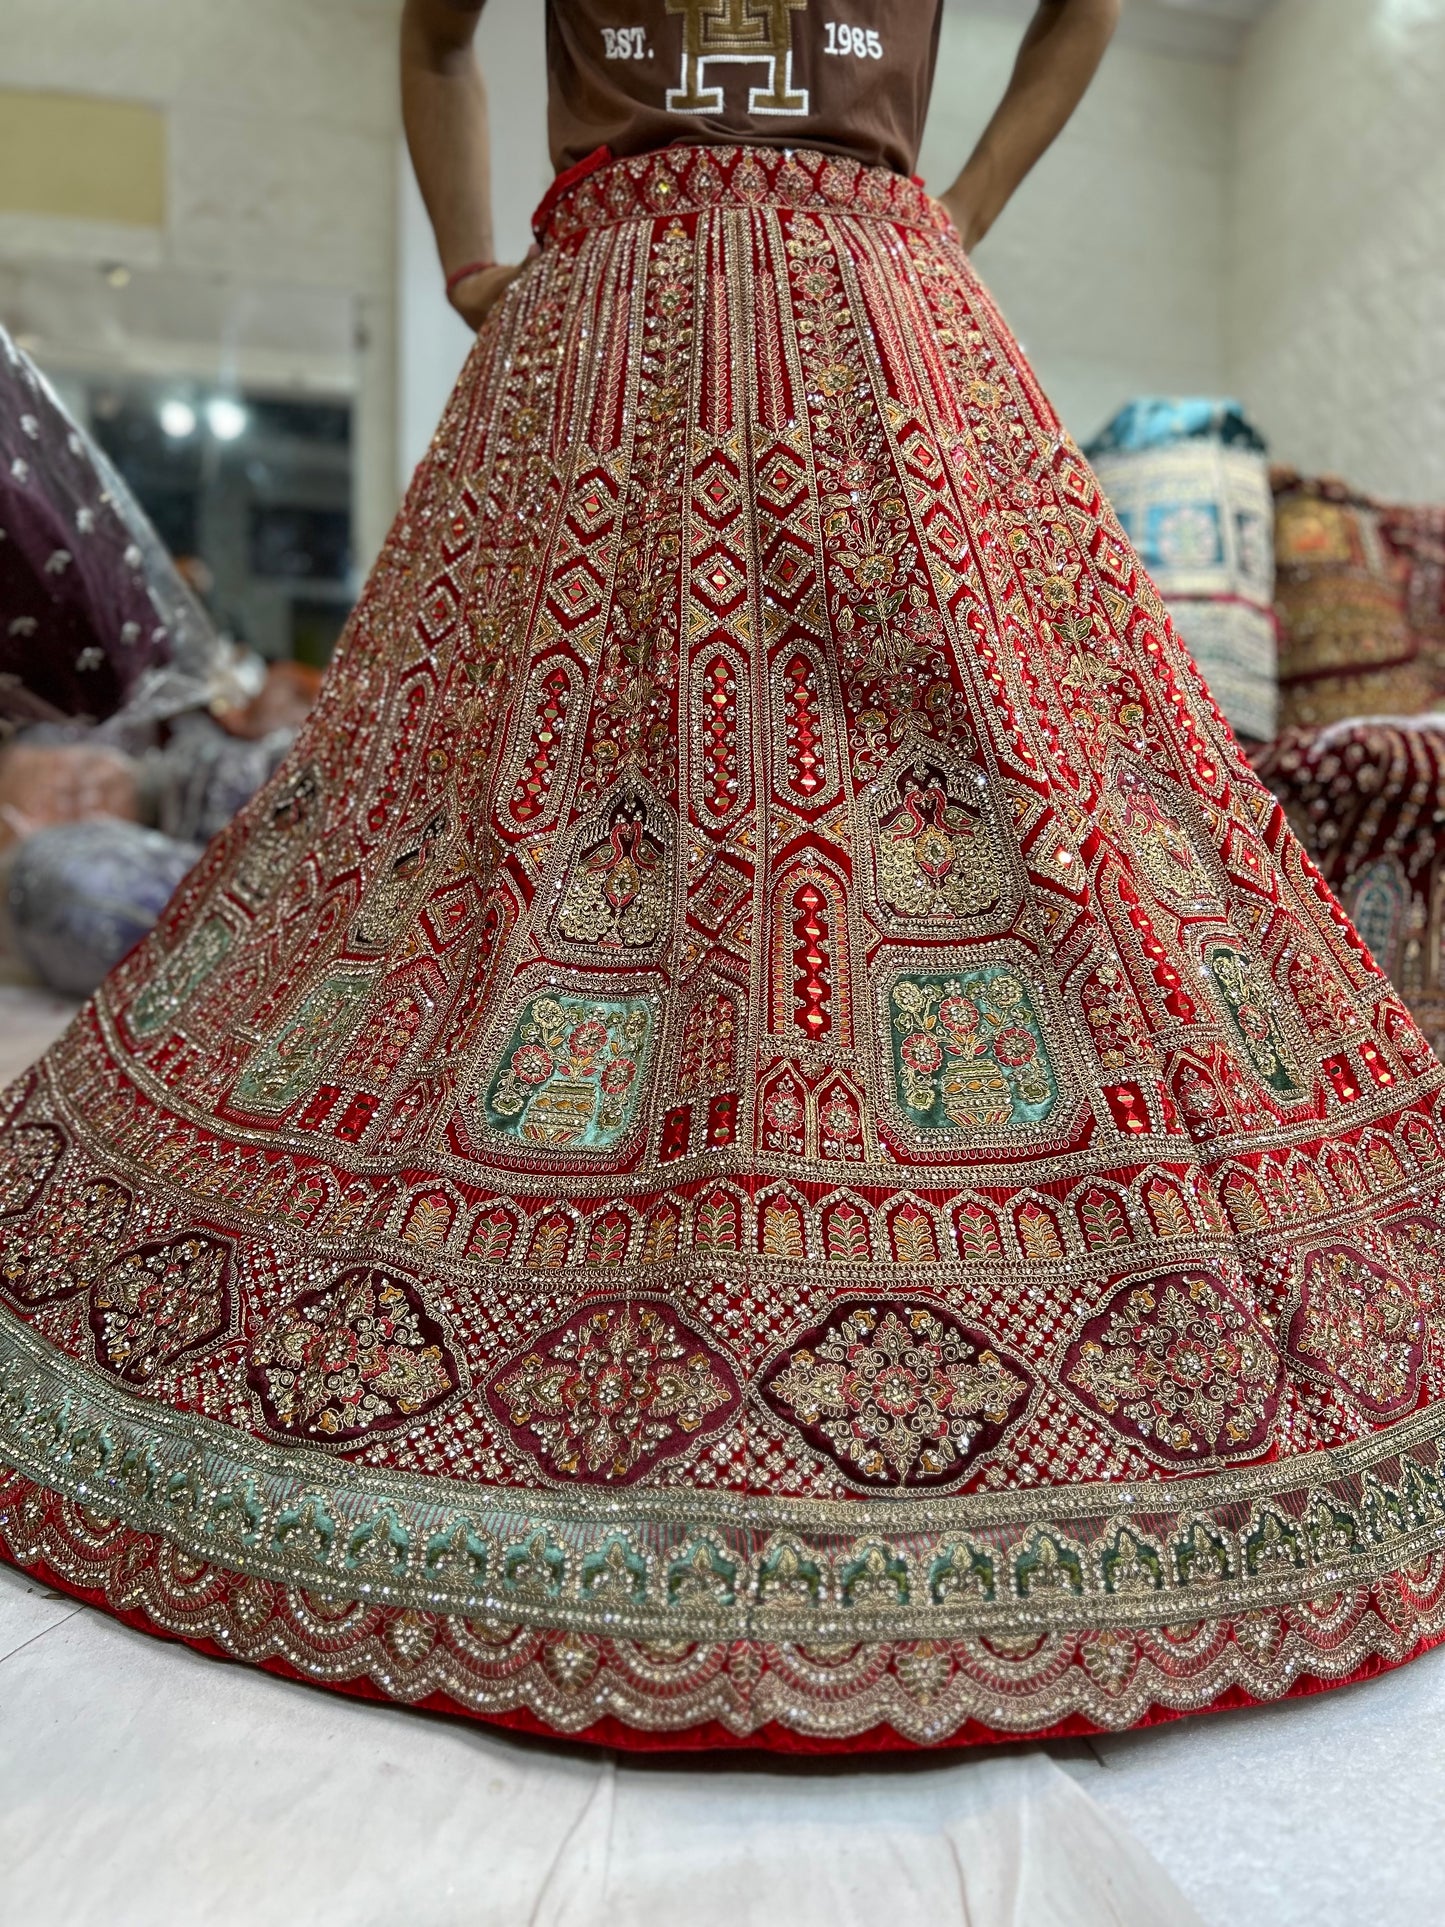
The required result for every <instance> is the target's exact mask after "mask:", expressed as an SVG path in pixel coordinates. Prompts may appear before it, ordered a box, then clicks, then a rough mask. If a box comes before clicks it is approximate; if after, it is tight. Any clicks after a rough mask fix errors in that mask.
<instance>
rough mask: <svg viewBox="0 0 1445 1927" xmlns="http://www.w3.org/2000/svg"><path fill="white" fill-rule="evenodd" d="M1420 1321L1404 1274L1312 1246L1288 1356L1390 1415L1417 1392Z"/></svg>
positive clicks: (1346, 1252)
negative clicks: (1402, 1276)
mask: <svg viewBox="0 0 1445 1927" xmlns="http://www.w3.org/2000/svg"><path fill="white" fill-rule="evenodd" d="M1425 1339H1426V1321H1425V1314H1424V1312H1423V1311H1422V1309H1421V1307H1420V1304H1419V1302H1418V1300H1417V1297H1416V1294H1415V1292H1414V1291H1412V1290H1411V1288H1410V1286H1409V1285H1408V1284H1407V1283H1406V1282H1405V1280H1404V1279H1403V1278H1401V1277H1400V1276H1398V1274H1397V1273H1395V1272H1394V1271H1391V1270H1388V1269H1387V1268H1386V1267H1385V1266H1384V1265H1382V1264H1377V1263H1376V1262H1375V1261H1374V1260H1373V1259H1370V1258H1367V1257H1365V1256H1364V1254H1363V1253H1362V1252H1359V1251H1356V1250H1354V1249H1353V1248H1352V1247H1351V1246H1349V1245H1329V1246H1327V1247H1326V1248H1325V1249H1324V1250H1323V1251H1315V1252H1312V1253H1311V1254H1310V1256H1309V1259H1308V1260H1307V1262H1306V1265H1305V1279H1304V1286H1303V1290H1302V1292H1301V1296H1300V1306H1299V1309H1298V1311H1297V1312H1296V1313H1295V1316H1294V1318H1293V1320H1292V1321H1291V1323H1290V1332H1289V1351H1290V1355H1291V1356H1292V1357H1293V1358H1295V1359H1296V1360H1298V1361H1299V1362H1300V1363H1301V1364H1303V1365H1305V1366H1306V1367H1307V1368H1311V1369H1313V1370H1316V1371H1319V1372H1323V1373H1326V1374H1327V1375H1328V1376H1329V1377H1331V1378H1333V1379H1335V1380H1336V1381H1337V1382H1338V1383H1339V1384H1340V1385H1342V1386H1343V1387H1344V1388H1345V1390H1346V1391H1347V1392H1350V1393H1352V1394H1353V1396H1354V1397H1356V1398H1357V1399H1359V1401H1360V1403H1361V1404H1362V1405H1363V1406H1365V1408H1366V1409H1367V1410H1368V1411H1369V1412H1370V1413H1371V1414H1372V1416H1375V1415H1377V1416H1378V1417H1380V1418H1393V1417H1395V1416H1397V1415H1398V1414H1399V1413H1401V1412H1406V1411H1409V1409H1410V1408H1411V1406H1413V1405H1414V1403H1415V1400H1416V1399H1417V1397H1418V1396H1419V1391H1420V1371H1421V1367H1422V1366H1423V1364H1424V1361H1425Z"/></svg>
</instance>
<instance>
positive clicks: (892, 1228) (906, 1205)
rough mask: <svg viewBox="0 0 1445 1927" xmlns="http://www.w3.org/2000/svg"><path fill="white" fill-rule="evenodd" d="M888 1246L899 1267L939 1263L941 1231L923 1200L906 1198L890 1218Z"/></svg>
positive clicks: (891, 1213)
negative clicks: (939, 1233) (939, 1231)
mask: <svg viewBox="0 0 1445 1927" xmlns="http://www.w3.org/2000/svg"><path fill="white" fill-rule="evenodd" d="M888 1242H889V1245H890V1246H891V1248H892V1255H893V1261H894V1263H895V1264H900V1265H932V1264H937V1263H938V1227H937V1225H936V1224H935V1223H934V1220H933V1213H932V1212H931V1211H930V1210H929V1209H928V1207H927V1205H925V1204H924V1203H923V1201H922V1199H920V1198H905V1199H904V1200H903V1202H902V1203H901V1204H899V1205H896V1206H895V1207H894V1209H893V1210H892V1211H890V1212H889V1214H888Z"/></svg>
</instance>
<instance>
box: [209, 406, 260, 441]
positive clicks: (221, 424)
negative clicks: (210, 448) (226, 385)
mask: <svg viewBox="0 0 1445 1927" xmlns="http://www.w3.org/2000/svg"><path fill="white" fill-rule="evenodd" d="M250 421H251V417H250V416H249V415H248V414H247V413H246V411H245V409H244V408H243V407H242V406H241V404H240V402H238V401H232V400H231V398H230V396H229V395H217V396H216V397H215V399H214V400H212V401H208V402H207V403H206V422H207V424H208V426H209V428H210V431H211V433H212V434H213V435H214V436H215V438H216V440H217V441H218V442H234V441H235V440H236V439H237V437H238V436H241V435H244V434H245V432H246V430H247V428H248V427H249V425H250Z"/></svg>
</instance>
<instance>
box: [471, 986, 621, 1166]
mask: <svg viewBox="0 0 1445 1927" xmlns="http://www.w3.org/2000/svg"><path fill="white" fill-rule="evenodd" d="M655 1029H656V1017H655V1013H654V1010H653V1006H652V1003H651V1001H650V1000H649V999H647V998H645V997H618V998H594V997H585V996H580V995H577V994H574V993H571V992H567V991H548V992H547V993H546V994H545V995H543V996H540V997H533V998H530V999H529V1000H528V1002H527V1003H526V1004H525V1005H524V1006H523V1009H522V1013H521V1016H520V1017H519V1018H518V1020H517V1023H516V1026H515V1028H514V1029H513V1031H512V1034H511V1037H510V1038H509V1039H508V1041H507V1043H506V1046H505V1047H504V1049H503V1051H502V1053H501V1056H500V1058H499V1059H498V1062H497V1065H496V1067H495V1069H494V1071H493V1073H492V1079H491V1083H490V1084H489V1086H488V1088H487V1097H486V1115H487V1122H488V1123H489V1124H490V1125H491V1126H492V1128H493V1130H495V1131H500V1132H504V1133H505V1134H506V1135H507V1136H509V1137H514V1138H516V1139H518V1140H519V1141H521V1142H524V1143H527V1144H554V1145H568V1146H570V1147H571V1148H572V1149H573V1150H579V1151H610V1150H611V1149H612V1148H613V1146H614V1145H617V1144H619V1143H620V1142H621V1141H622V1140H623V1138H625V1137H626V1136H627V1134H628V1132H629V1131H630V1130H631V1129H632V1126H633V1124H634V1122H635V1121H636V1118H637V1113H638V1109H639V1107H640V1105H641V1102H642V1092H643V1087H644V1084H645V1082H646V1071H647V1066H648V1060H649V1058H650V1056H651V1053H652V1042H653V1035H654V1032H655Z"/></svg>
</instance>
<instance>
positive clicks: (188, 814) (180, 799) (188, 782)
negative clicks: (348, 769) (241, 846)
mask: <svg viewBox="0 0 1445 1927" xmlns="http://www.w3.org/2000/svg"><path fill="white" fill-rule="evenodd" d="M295 740H296V731H295V730H294V729H273V730H272V731H270V733H269V734H268V735H265V736H262V737H260V738H259V739H258V740H256V741H252V742H248V741H246V740H245V739H244V738H242V737H237V736H231V735H228V734H227V732H226V731H225V730H223V729H221V728H219V727H218V726H217V725H216V724H215V723H214V722H212V720H211V718H210V717H209V716H204V715H193V716H181V717H179V718H178V719H177V721H176V722H175V724H174V725H173V727H172V729H171V733H170V739H169V741H168V742H167V743H166V746H165V748H164V749H160V750H154V751H152V752H151V754H149V755H148V756H147V757H146V758H145V759H144V762H143V765H142V769H143V779H142V780H143V788H144V794H145V799H146V802H147V803H148V805H149V808H148V809H147V812H146V813H147V815H149V816H150V817H151V819H152V820H153V821H154V822H155V823H157V824H158V825H159V826H160V828H161V829H162V830H163V831H164V832H165V833H166V835H167V836H172V837H176V838H179V839H180V840H181V841H182V842H193V843H208V842H209V841H210V839H211V838H212V837H213V836H215V835H217V834H218V832H220V831H221V830H223V829H224V828H225V827H226V825H227V824H228V823H229V822H230V820H231V818H232V817H233V816H234V815H235V814H236V812H237V811H238V810H239V809H240V808H241V807H242V806H243V805H244V804H246V803H249V802H250V800H251V798H252V797H253V796H254V795H255V794H256V791H257V790H258V789H260V787H261V785H262V784H263V783H264V782H266V781H268V780H269V778H270V777H271V776H272V774H273V773H274V772H275V770H276V769H277V767H278V766H279V764H280V762H281V759H282V757H283V756H284V755H285V754H286V752H287V750H288V749H290V747H291V745H292V743H293V742H294V741H295Z"/></svg>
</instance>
